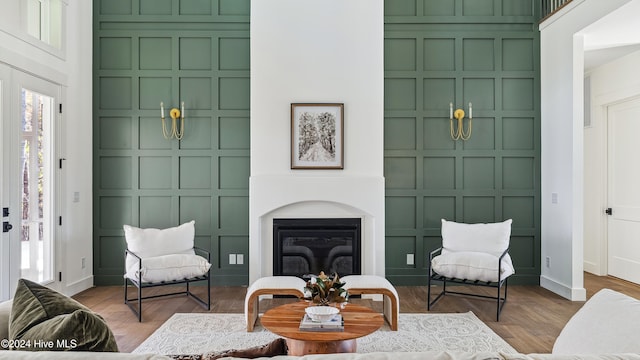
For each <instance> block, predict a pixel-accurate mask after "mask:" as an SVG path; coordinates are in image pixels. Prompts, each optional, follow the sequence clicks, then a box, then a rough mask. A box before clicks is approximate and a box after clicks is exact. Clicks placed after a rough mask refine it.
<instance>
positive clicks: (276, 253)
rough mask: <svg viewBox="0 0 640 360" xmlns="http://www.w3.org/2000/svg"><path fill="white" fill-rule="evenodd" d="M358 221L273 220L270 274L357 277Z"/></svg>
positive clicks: (358, 250) (353, 219)
mask: <svg viewBox="0 0 640 360" xmlns="http://www.w3.org/2000/svg"><path fill="white" fill-rule="evenodd" d="M360 238H361V219H360V218H324V219H316V218H314V219H305V218H302V219H273V245H274V246H273V247H274V249H273V274H274V275H289V276H298V277H301V278H305V277H307V276H308V275H312V274H319V273H320V271H324V272H325V273H326V274H327V275H332V274H333V273H338V275H339V276H346V275H354V274H360V271H361V270H360V257H361V255H360V253H361V251H360V242H361V240H360Z"/></svg>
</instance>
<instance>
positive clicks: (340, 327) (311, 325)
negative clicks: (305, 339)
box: [300, 314, 344, 331]
mask: <svg viewBox="0 0 640 360" xmlns="http://www.w3.org/2000/svg"><path fill="white" fill-rule="evenodd" d="M300 330H301V331H344V320H343V319H342V315H340V314H336V315H334V316H333V317H332V318H331V319H330V320H327V321H313V320H311V318H310V317H309V315H307V314H304V317H303V318H302V320H301V321H300Z"/></svg>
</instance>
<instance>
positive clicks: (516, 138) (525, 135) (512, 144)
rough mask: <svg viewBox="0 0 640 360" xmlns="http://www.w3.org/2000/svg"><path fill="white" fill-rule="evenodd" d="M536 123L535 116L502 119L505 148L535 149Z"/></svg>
mask: <svg viewBox="0 0 640 360" xmlns="http://www.w3.org/2000/svg"><path fill="white" fill-rule="evenodd" d="M534 127H535V123H534V119H533V118H527V117H522V118H512V117H505V118H503V119H502V146H503V148H504V149H505V150H534V148H535V143H534V138H535V129H534Z"/></svg>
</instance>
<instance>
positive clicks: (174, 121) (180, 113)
mask: <svg viewBox="0 0 640 360" xmlns="http://www.w3.org/2000/svg"><path fill="white" fill-rule="evenodd" d="M169 116H170V117H171V128H170V129H168V130H167V127H166V125H165V123H164V103H162V102H160V118H161V119H162V135H163V136H164V138H165V139H167V140H169V139H173V138H176V139H178V140H181V139H182V137H183V136H184V101H183V102H181V103H180V110H178V108H172V109H171V110H169ZM178 119H180V129H178Z"/></svg>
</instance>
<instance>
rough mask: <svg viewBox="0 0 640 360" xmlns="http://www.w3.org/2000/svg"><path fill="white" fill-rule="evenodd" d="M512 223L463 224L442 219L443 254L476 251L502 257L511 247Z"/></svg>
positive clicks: (508, 221)
mask: <svg viewBox="0 0 640 360" xmlns="http://www.w3.org/2000/svg"><path fill="white" fill-rule="evenodd" d="M511 222H512V220H511V219H509V220H505V221H503V222H500V223H491V224H463V223H457V222H454V221H447V220H445V219H442V249H443V251H442V252H443V254H444V253H446V252H447V251H475V252H486V253H490V254H493V255H495V256H500V255H502V253H503V252H504V251H505V250H506V249H507V248H508V247H509V237H510V236H511Z"/></svg>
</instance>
